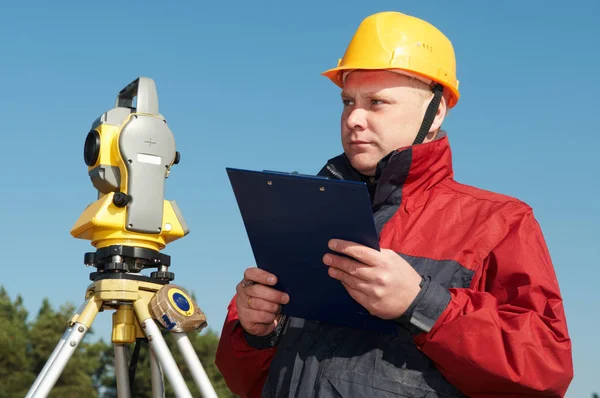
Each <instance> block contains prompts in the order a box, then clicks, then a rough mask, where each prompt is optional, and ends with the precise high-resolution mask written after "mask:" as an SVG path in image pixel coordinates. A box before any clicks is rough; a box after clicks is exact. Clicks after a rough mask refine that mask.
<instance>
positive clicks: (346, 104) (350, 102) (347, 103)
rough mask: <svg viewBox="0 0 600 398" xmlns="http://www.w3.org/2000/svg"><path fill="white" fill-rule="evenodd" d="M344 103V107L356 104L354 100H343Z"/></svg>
mask: <svg viewBox="0 0 600 398" xmlns="http://www.w3.org/2000/svg"><path fill="white" fill-rule="evenodd" d="M342 103H343V104H344V106H350V105H352V104H353V103H354V102H353V101H352V100H349V99H344V100H342Z"/></svg>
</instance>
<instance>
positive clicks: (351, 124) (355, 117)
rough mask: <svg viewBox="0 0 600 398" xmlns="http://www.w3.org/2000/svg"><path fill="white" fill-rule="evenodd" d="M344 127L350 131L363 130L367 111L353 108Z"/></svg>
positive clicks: (365, 126)
mask: <svg viewBox="0 0 600 398" xmlns="http://www.w3.org/2000/svg"><path fill="white" fill-rule="evenodd" d="M346 125H347V126H348V128H349V129H352V130H364V129H366V128H367V111H366V110H365V109H364V108H361V107H357V106H355V107H354V108H353V109H352V110H351V111H350V113H349V114H348V118H347V119H346Z"/></svg>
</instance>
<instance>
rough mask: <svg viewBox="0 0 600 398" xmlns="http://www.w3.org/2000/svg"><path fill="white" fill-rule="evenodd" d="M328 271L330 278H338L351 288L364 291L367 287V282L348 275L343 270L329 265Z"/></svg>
mask: <svg viewBox="0 0 600 398" xmlns="http://www.w3.org/2000/svg"><path fill="white" fill-rule="evenodd" d="M328 272H329V275H330V276H331V277H332V278H334V279H337V280H339V281H340V282H342V283H343V284H344V285H346V286H348V287H350V288H351V289H353V290H358V291H361V292H363V293H365V292H366V291H367V289H368V288H369V284H368V283H366V282H365V281H363V280H362V279H358V278H355V277H354V276H352V275H349V274H347V273H345V272H344V271H340V270H339V269H336V268H331V267H330V268H329V270H328Z"/></svg>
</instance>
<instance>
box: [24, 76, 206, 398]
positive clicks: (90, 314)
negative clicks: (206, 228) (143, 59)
mask: <svg viewBox="0 0 600 398" xmlns="http://www.w3.org/2000/svg"><path fill="white" fill-rule="evenodd" d="M83 152H84V161H85V164H86V165H87V167H88V174H89V177H90V180H91V182H92V184H93V186H94V187H95V188H96V190H97V191H98V196H97V200H96V201H95V202H93V203H91V204H90V205H89V206H87V207H86V208H85V210H84V211H83V213H82V214H81V216H80V217H79V219H78V220H77V222H76V223H75V225H74V226H73V228H72V229H71V235H72V236H73V237H75V238H79V239H86V240H89V241H90V242H91V244H92V246H93V247H94V248H95V249H96V250H95V251H94V252H89V253H85V255H84V263H85V264H86V265H87V266H90V267H94V268H95V271H94V272H91V273H90V280H91V281H92V283H91V284H90V285H89V286H88V287H87V289H86V293H85V301H84V303H83V304H82V305H81V307H80V308H79V309H78V310H77V311H76V312H75V314H73V316H72V317H71V319H70V320H69V321H68V325H67V329H66V330H65V332H64V334H63V336H62V338H61V339H60V341H59V342H58V344H57V345H56V347H55V349H54V351H53V352H52V354H51V355H50V358H49V359H48V360H47V362H46V364H45V366H44V368H43V369H42V371H41V372H40V373H39V375H38V376H37V378H36V380H35V382H34V384H33V385H32V386H31V389H30V390H29V392H28V394H27V396H26V397H27V398H29V397H36V398H37V397H46V396H47V395H48V394H49V392H50V391H51V389H52V388H53V386H54V385H55V383H56V381H57V380H58V378H59V377H60V375H61V373H62V371H63V370H64V368H65V366H66V364H67V363H68V361H69V359H70V358H71V356H72V355H73V353H74V352H75V351H76V349H77V347H78V345H79V343H80V342H81V341H82V339H83V337H84V336H85V334H86V333H87V331H88V330H89V328H90V327H91V325H92V322H93V321H94V319H95V317H96V315H97V314H98V313H99V312H101V311H106V310H112V311H114V312H113V327H112V343H113V345H114V350H115V376H116V382H117V393H118V397H119V398H122V397H125V398H128V397H130V396H132V392H131V386H130V377H129V374H128V365H127V362H128V352H127V345H128V344H131V343H135V342H136V341H138V340H139V339H147V341H148V344H149V347H150V365H151V374H152V391H153V397H163V396H164V378H163V374H164V375H166V376H167V379H168V381H169V383H170V385H171V386H172V388H173V390H174V392H175V394H176V396H177V397H191V394H190V391H189V389H188V387H187V384H186V382H185V380H184V379H183V376H182V375H181V372H180V371H179V367H178V366H177V364H176V362H175V360H174V359H173V356H172V354H171V352H170V351H169V348H168V346H167V344H166V342H165V340H164V338H163V336H162V333H161V330H163V331H164V330H166V331H170V332H171V334H172V336H173V338H174V340H175V341H176V343H177V346H178V348H179V349H180V351H181V353H182V355H183V357H184V359H185V362H186V365H187V366H188V369H189V370H190V373H191V374H192V377H193V378H194V381H195V382H196V384H197V386H198V388H199V390H200V391H201V393H202V395H203V396H204V397H211V398H212V397H216V396H217V395H216V393H215V391H214V389H213V388H212V386H211V384H210V381H209V379H208V377H207V375H206V372H205V371H204V368H203V367H202V364H201V363H200V360H199V359H198V356H197V355H196V353H195V351H194V349H193V347H192V345H191V343H190V340H189V338H188V335H187V333H189V332H192V331H200V330H202V329H203V328H204V327H206V326H207V322H206V317H205V315H204V313H203V312H202V310H201V309H200V307H198V305H197V304H196V303H195V302H194V300H193V299H192V297H191V296H190V295H189V293H188V292H187V291H186V290H185V289H183V288H182V287H179V286H177V285H175V284H173V283H172V281H173V280H174V278H175V275H174V273H173V272H171V271H170V270H169V267H170V265H171V258H170V256H168V255H166V254H164V253H163V252H161V250H163V249H164V248H165V247H166V246H167V244H169V243H170V242H172V241H174V240H176V239H179V238H182V237H184V236H186V235H187V234H188V232H189V229H188V227H187V225H186V223H185V220H184V218H183V216H182V214H181V212H180V211H179V208H178V206H177V203H176V202H175V201H173V200H165V198H164V196H165V181H166V179H167V178H168V176H169V173H170V171H171V168H172V167H173V165H176V164H177V163H179V160H180V154H179V152H178V151H176V148H175V138H174V136H173V133H172V132H171V130H170V129H169V126H168V124H167V121H166V119H165V118H164V117H163V116H162V115H161V114H160V113H159V110H158V95H157V91H156V85H155V83H154V81H153V80H152V79H150V78H147V77H139V78H137V79H135V80H134V81H133V82H131V83H130V84H128V85H127V86H126V87H125V88H123V89H122V90H121V91H120V92H119V93H118V95H117V100H116V103H115V106H114V107H113V108H112V109H110V110H108V111H107V112H104V113H103V114H102V115H101V116H100V117H99V118H97V119H96V120H95V121H94V122H93V124H92V127H91V130H90V131H89V133H88V134H87V136H86V138H85V144H84V151H83ZM146 269H156V270H155V271H153V272H151V273H150V275H144V274H142V271H144V270H146Z"/></svg>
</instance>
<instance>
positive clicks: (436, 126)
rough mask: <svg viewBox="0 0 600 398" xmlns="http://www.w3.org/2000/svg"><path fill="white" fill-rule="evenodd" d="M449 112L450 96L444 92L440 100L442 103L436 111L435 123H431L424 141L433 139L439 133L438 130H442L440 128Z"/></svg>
mask: <svg viewBox="0 0 600 398" xmlns="http://www.w3.org/2000/svg"><path fill="white" fill-rule="evenodd" d="M447 113H448V98H447V97H446V94H444V95H443V96H442V98H441V100H440V105H439V106H438V110H437V112H436V113H435V117H434V118H433V123H431V127H430V128H429V132H428V133H427V136H426V137H425V140H423V142H424V143H425V142H430V141H433V140H434V139H435V138H436V136H437V133H438V131H440V128H441V127H442V123H443V122H444V119H445V118H446V114H447Z"/></svg>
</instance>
